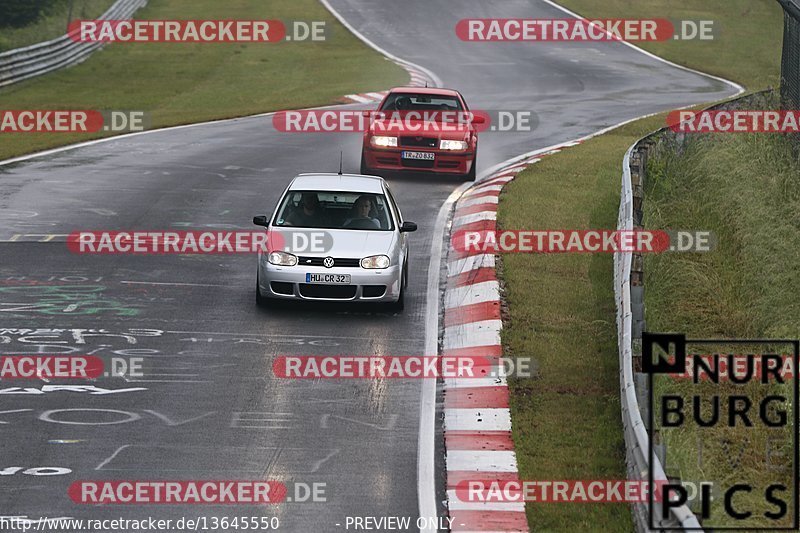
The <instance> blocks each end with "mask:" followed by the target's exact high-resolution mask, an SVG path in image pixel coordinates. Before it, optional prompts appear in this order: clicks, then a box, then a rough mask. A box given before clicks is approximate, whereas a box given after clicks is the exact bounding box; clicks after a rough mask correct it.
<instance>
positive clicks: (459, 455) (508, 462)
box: [446, 450, 517, 472]
mask: <svg viewBox="0 0 800 533" xmlns="http://www.w3.org/2000/svg"><path fill="white" fill-rule="evenodd" d="M446 461H447V469H448V470H461V471H467V472H516V471H517V455H516V454H515V453H514V452H512V451H477V450H451V451H449V452H447V455H446Z"/></svg>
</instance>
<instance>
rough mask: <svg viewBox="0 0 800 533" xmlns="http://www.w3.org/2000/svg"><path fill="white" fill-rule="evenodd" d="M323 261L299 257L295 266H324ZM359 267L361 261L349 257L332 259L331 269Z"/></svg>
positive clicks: (315, 258)
mask: <svg viewBox="0 0 800 533" xmlns="http://www.w3.org/2000/svg"><path fill="white" fill-rule="evenodd" d="M323 261H325V258H324V257H306V256H300V257H298V258H297V266H318V267H321V266H325V264H324V263H323ZM359 266H361V259H353V258H350V257H334V258H333V266H332V267H331V268H336V267H342V268H345V267H359Z"/></svg>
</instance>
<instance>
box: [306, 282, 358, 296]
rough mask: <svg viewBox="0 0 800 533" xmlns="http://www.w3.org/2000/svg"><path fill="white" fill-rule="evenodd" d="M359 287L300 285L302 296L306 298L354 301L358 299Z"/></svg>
mask: <svg viewBox="0 0 800 533" xmlns="http://www.w3.org/2000/svg"><path fill="white" fill-rule="evenodd" d="M357 289H358V286H357V285H315V284H310V283H301V284H300V295H301V296H304V297H306V298H336V299H340V300H352V299H353V298H355V297H356V290H357Z"/></svg>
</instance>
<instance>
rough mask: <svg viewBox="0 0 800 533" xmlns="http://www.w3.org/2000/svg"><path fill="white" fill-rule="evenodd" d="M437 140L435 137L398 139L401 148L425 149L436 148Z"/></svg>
mask: <svg viewBox="0 0 800 533" xmlns="http://www.w3.org/2000/svg"><path fill="white" fill-rule="evenodd" d="M438 142H439V140H438V139H436V138H435V137H400V145H401V146H423V147H425V148H436V145H437V143H438Z"/></svg>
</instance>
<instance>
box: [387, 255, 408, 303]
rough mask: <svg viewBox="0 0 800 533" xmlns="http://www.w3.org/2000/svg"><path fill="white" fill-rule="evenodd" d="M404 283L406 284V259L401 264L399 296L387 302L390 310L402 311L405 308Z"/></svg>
mask: <svg viewBox="0 0 800 533" xmlns="http://www.w3.org/2000/svg"><path fill="white" fill-rule="evenodd" d="M406 285H408V261H406V264H405V265H403V276H402V277H401V278H400V297H399V298H398V299H397V301H396V302H392V303H390V304H389V309H391V310H392V311H402V310H403V309H405V308H406Z"/></svg>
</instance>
